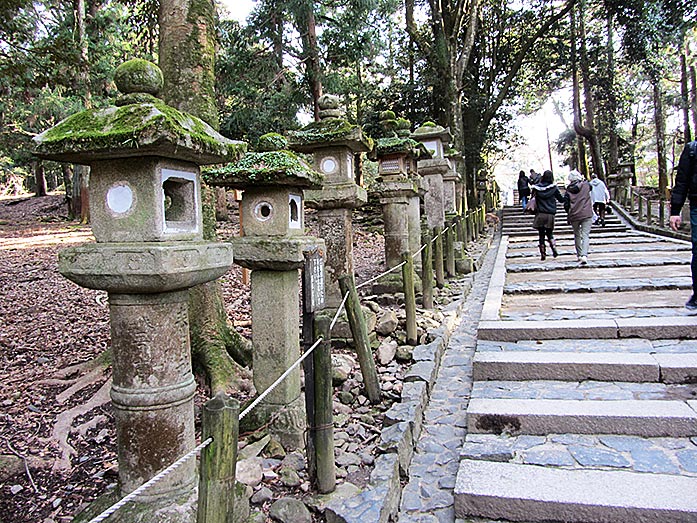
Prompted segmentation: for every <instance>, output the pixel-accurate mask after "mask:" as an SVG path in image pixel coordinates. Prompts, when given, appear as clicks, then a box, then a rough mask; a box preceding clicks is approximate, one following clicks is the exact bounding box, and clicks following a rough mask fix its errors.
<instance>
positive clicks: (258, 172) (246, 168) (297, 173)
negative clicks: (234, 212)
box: [203, 151, 324, 189]
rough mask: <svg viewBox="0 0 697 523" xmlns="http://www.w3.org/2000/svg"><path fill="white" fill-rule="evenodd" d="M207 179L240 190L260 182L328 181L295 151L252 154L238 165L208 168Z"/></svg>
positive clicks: (319, 183) (309, 184)
mask: <svg viewBox="0 0 697 523" xmlns="http://www.w3.org/2000/svg"><path fill="white" fill-rule="evenodd" d="M203 179H204V180H205V181H206V182H208V183H209V184H210V185H217V186H224V187H233V188H238V189H243V188H245V187H251V186H259V185H289V186H294V187H321V186H322V183H323V181H324V177H323V176H322V175H321V174H320V173H318V172H316V171H314V170H312V169H311V168H310V167H309V166H308V165H307V164H306V163H305V162H303V161H302V160H301V159H300V158H299V157H298V156H297V155H296V154H295V153H292V152H291V151H266V152H253V153H248V154H246V155H245V156H244V157H243V158H242V159H241V160H240V161H239V162H237V163H235V164H228V165H225V166H224V167H219V168H215V169H206V170H205V171H204V172H203Z"/></svg>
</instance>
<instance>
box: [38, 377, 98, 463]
mask: <svg viewBox="0 0 697 523" xmlns="http://www.w3.org/2000/svg"><path fill="white" fill-rule="evenodd" d="M110 389H111V378H110V379H108V380H106V381H105V382H104V384H103V385H102V386H101V387H100V388H99V390H98V391H97V392H96V393H95V394H94V395H93V396H92V397H91V398H90V399H89V400H88V401H87V402H85V403H82V404H80V405H77V406H75V407H73V408H72V409H69V410H66V411H63V412H61V413H60V414H59V415H58V417H57V418H56V423H55V424H54V425H53V431H52V432H51V440H53V441H55V442H56V445H57V446H58V450H59V451H60V454H61V456H60V458H59V459H57V460H56V461H55V463H54V464H53V467H52V468H51V470H52V471H53V472H70V471H71V470H72V464H71V463H70V458H71V457H72V456H75V455H76V454H77V452H76V451H75V449H74V448H73V447H72V446H71V445H70V443H68V436H69V435H70V433H71V432H76V431H80V430H81V428H82V427H85V426H88V427H87V428H85V429H84V430H85V432H86V431H87V430H89V428H91V427H90V426H89V425H90V424H91V423H93V421H88V422H86V423H83V424H82V425H80V426H78V427H73V422H74V421H75V420H76V419H77V418H78V417H80V416H83V415H84V414H87V413H88V412H89V411H91V410H92V409H96V408H97V407H100V406H102V405H104V404H106V403H109V401H111V398H110V396H109V390H110ZM95 419H96V418H95ZM94 424H95V425H96V423H94ZM83 434H84V432H83Z"/></svg>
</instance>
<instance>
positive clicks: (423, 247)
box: [411, 243, 427, 258]
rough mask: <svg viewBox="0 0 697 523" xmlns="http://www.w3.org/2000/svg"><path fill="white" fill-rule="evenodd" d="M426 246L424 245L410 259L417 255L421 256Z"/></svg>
mask: <svg viewBox="0 0 697 523" xmlns="http://www.w3.org/2000/svg"><path fill="white" fill-rule="evenodd" d="M426 245H427V244H426V243H424V244H423V245H422V246H421V248H420V249H419V250H418V251H416V252H415V253H414V254H412V255H411V257H412V258H416V257H417V256H418V255H419V254H421V253H422V252H423V250H424V249H425V248H426Z"/></svg>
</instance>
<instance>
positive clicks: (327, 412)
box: [305, 315, 336, 494]
mask: <svg viewBox="0 0 697 523" xmlns="http://www.w3.org/2000/svg"><path fill="white" fill-rule="evenodd" d="M330 324H331V319H330V318H329V317H328V316H324V315H320V316H317V317H316V318H315V339H319V338H320V336H321V337H322V338H323V340H322V341H321V342H320V344H319V345H318V346H317V347H315V351H314V352H313V353H312V360H313V367H314V371H315V374H314V391H315V393H314V399H315V408H314V414H315V416H314V425H313V426H312V427H311V429H312V432H313V436H314V437H313V439H314V443H315V445H314V446H315V472H316V478H317V489H318V490H319V491H320V492H321V493H322V494H326V493H328V492H333V491H334V489H335V488H336V464H335V457H334V425H333V424H334V416H333V414H332V409H333V408H334V406H333V403H332V402H333V395H332V354H331V350H332V349H331V347H332V340H331V332H330V329H329V326H330ZM305 386H306V387H307V386H308V384H305Z"/></svg>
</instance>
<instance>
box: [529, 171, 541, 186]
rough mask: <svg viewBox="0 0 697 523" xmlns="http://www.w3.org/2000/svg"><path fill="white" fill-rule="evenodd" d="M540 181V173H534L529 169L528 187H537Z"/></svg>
mask: <svg viewBox="0 0 697 523" xmlns="http://www.w3.org/2000/svg"><path fill="white" fill-rule="evenodd" d="M541 179H542V175H541V174H540V173H537V172H535V169H530V177H529V178H528V180H529V181H530V185H537V184H538V183H540V180H541Z"/></svg>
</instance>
